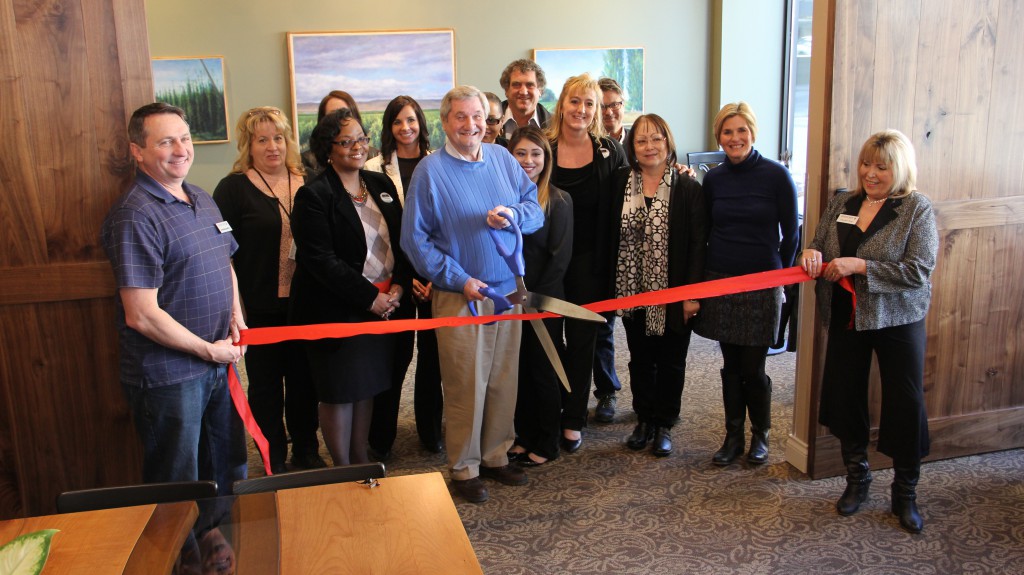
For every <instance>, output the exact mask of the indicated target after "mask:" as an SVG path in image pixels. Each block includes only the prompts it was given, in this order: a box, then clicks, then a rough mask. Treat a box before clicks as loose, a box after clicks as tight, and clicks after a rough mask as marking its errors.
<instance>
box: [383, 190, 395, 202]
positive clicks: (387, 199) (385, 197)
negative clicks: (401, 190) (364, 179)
mask: <svg viewBox="0 0 1024 575" xmlns="http://www.w3.org/2000/svg"><path fill="white" fill-rule="evenodd" d="M380 201H382V202H384V203H385V204H390V203H391V202H393V201H395V199H394V198H392V197H391V194H389V193H387V192H384V193H382V194H381V195H380Z"/></svg>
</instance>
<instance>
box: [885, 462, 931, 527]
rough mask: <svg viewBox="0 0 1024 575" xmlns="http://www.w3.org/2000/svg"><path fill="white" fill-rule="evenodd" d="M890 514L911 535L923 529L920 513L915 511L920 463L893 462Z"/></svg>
mask: <svg viewBox="0 0 1024 575" xmlns="http://www.w3.org/2000/svg"><path fill="white" fill-rule="evenodd" d="M893 471H894V477H893V482H892V514H893V515H895V516H896V517H899V519H900V525H901V526H902V527H903V528H904V529H906V530H907V531H909V532H911V533H920V532H921V529H923V528H924V521H923V520H922V519H921V513H920V512H919V511H918V510H917V480H918V478H919V477H920V476H921V463H920V462H917V463H906V462H902V461H900V462H897V461H893Z"/></svg>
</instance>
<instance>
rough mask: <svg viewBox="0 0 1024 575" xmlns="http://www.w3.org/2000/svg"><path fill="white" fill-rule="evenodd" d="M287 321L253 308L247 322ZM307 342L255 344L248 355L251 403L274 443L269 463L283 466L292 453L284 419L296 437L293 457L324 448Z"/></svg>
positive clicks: (277, 323) (265, 324) (262, 324)
mask: <svg viewBox="0 0 1024 575" xmlns="http://www.w3.org/2000/svg"><path fill="white" fill-rule="evenodd" d="M285 307H287V306H285ZM287 319H288V318H287V314H285V313H252V312H250V313H249V314H248V317H247V318H246V322H247V324H248V326H249V327H277V326H282V325H288V321H287ZM304 344H305V342H302V341H283V342H281V343H274V344H270V345H254V346H252V347H250V348H249V349H248V350H247V351H246V354H245V371H246V374H247V376H248V378H249V407H250V408H251V409H252V414H253V418H255V419H256V423H257V424H258V425H259V426H260V431H262V432H263V435H264V436H265V437H266V438H267V442H268V443H269V444H270V461H271V463H273V464H283V463H284V462H285V459H287V457H288V436H287V435H285V420H287V422H288V434H289V435H291V438H292V454H293V455H294V454H302V455H307V454H314V453H316V452H317V450H318V449H319V443H318V441H317V438H316V430H317V427H319V425H320V423H319V418H318V416H317V399H316V391H315V388H314V387H313V379H312V376H311V375H310V371H309V362H308V361H307V360H306V352H305V349H304ZM282 414H283V415H284V418H285V419H284V420H283V419H282V418H281V416H282Z"/></svg>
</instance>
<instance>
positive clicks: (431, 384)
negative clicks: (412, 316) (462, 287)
mask: <svg viewBox="0 0 1024 575" xmlns="http://www.w3.org/2000/svg"><path fill="white" fill-rule="evenodd" d="M416 313H417V314H418V315H419V317H420V319H430V318H432V317H434V314H433V312H432V310H431V304H430V302H429V301H427V302H421V303H418V304H416ZM415 385H416V387H415V388H414V390H413V408H414V410H415V412H416V433H417V435H419V437H420V441H422V442H423V443H424V444H425V445H433V444H435V443H437V442H438V441H440V440H441V417H442V415H443V413H444V394H443V393H442V392H441V362H440V360H439V359H438V355H437V334H436V333H434V330H432V329H430V330H423V331H418V332H416V382H415Z"/></svg>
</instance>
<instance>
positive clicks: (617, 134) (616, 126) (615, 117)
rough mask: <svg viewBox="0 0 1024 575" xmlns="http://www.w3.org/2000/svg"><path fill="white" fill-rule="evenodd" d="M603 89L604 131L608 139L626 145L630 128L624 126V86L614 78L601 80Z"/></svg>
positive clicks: (602, 116) (599, 82) (602, 118)
mask: <svg viewBox="0 0 1024 575" xmlns="http://www.w3.org/2000/svg"><path fill="white" fill-rule="evenodd" d="M597 85H598V86H600V87H601V95H602V98H603V100H602V102H601V120H602V122H603V123H604V131H605V132H608V137H609V138H611V139H613V140H616V141H618V142H619V143H620V144H622V145H623V146H625V145H626V134H628V133H629V129H628V128H624V127H623V126H622V113H623V112H625V105H624V102H623V101H622V86H619V83H618V82H616V81H615V80H614V79H612V78H601V79H600V80H598V81H597Z"/></svg>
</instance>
